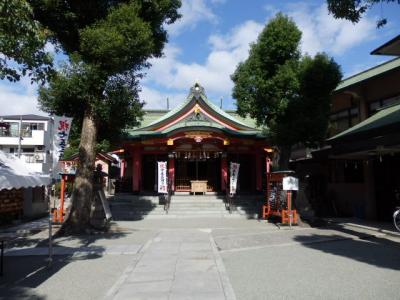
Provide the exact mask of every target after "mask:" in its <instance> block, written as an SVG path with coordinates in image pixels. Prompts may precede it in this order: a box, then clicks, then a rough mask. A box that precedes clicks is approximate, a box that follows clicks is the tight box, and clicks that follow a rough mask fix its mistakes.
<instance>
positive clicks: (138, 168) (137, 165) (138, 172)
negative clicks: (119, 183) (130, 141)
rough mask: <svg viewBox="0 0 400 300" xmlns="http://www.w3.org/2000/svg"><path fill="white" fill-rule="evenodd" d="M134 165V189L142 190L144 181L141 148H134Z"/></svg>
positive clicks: (135, 190)
mask: <svg viewBox="0 0 400 300" xmlns="http://www.w3.org/2000/svg"><path fill="white" fill-rule="evenodd" d="M132 156H133V160H132V163H133V166H132V181H133V182H132V190H133V191H134V192H139V191H140V186H141V182H142V151H141V149H140V148H135V149H133V155H132Z"/></svg>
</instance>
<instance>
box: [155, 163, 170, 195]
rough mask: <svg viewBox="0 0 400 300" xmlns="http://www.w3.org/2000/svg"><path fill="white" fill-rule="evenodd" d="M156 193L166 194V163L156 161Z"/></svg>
mask: <svg viewBox="0 0 400 300" xmlns="http://www.w3.org/2000/svg"><path fill="white" fill-rule="evenodd" d="M157 165H158V192H159V193H162V194H166V193H168V178H167V162H166V161H158V162H157Z"/></svg>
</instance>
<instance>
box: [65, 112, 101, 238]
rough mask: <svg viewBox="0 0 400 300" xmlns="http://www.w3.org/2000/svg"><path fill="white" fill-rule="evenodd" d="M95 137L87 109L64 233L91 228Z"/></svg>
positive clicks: (95, 129)
mask: <svg viewBox="0 0 400 300" xmlns="http://www.w3.org/2000/svg"><path fill="white" fill-rule="evenodd" d="M96 137H97V127H96V123H95V120H94V118H93V115H92V113H91V111H90V108H89V109H87V110H86V111H85V114H84V118H83V124H82V133H81V141H80V144H79V165H78V169H77V173H76V177H75V182H74V189H73V192H72V205H71V211H70V214H69V217H68V219H67V220H66V221H65V223H64V225H63V228H62V229H63V231H64V232H66V233H83V232H86V231H87V230H88V229H89V228H90V227H91V226H90V210H91V205H92V199H93V171H94V164H95V160H96V150H95V146H96Z"/></svg>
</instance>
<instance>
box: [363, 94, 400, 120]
mask: <svg viewBox="0 0 400 300" xmlns="http://www.w3.org/2000/svg"><path fill="white" fill-rule="evenodd" d="M396 104H400V96H396V97H390V98H387V99H381V100H378V101H374V102H371V103H370V104H369V116H372V115H373V114H375V113H376V112H377V111H378V110H380V109H382V108H385V107H389V106H392V105H396Z"/></svg>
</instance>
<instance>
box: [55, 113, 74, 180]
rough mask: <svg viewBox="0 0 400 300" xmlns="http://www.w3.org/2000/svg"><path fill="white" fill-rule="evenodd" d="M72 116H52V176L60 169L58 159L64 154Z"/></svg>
mask: <svg viewBox="0 0 400 300" xmlns="http://www.w3.org/2000/svg"><path fill="white" fill-rule="evenodd" d="M71 123H72V118H67V117H59V116H54V125H53V132H52V134H53V178H55V177H56V176H57V174H58V173H59V172H60V171H61V170H60V168H59V166H58V161H59V160H61V159H62V158H63V156H64V151H65V148H66V147H67V142H68V136H69V131H70V130H71Z"/></svg>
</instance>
